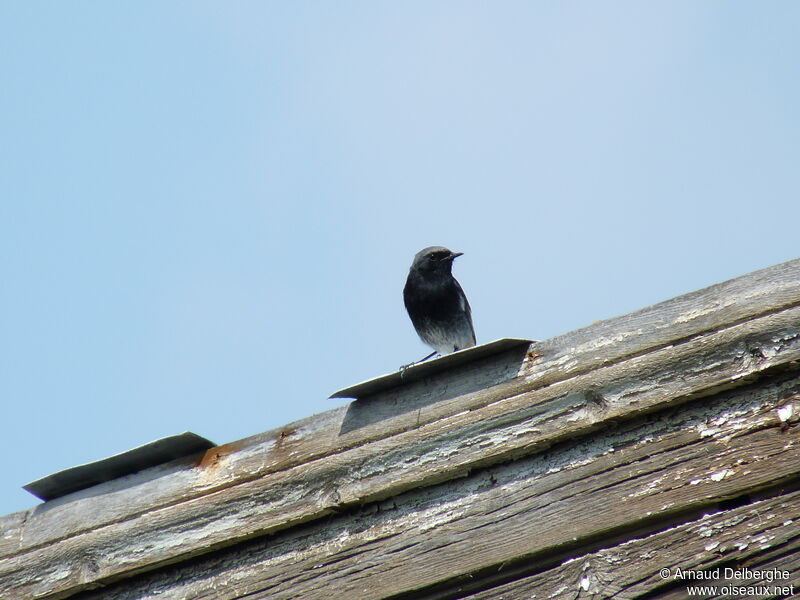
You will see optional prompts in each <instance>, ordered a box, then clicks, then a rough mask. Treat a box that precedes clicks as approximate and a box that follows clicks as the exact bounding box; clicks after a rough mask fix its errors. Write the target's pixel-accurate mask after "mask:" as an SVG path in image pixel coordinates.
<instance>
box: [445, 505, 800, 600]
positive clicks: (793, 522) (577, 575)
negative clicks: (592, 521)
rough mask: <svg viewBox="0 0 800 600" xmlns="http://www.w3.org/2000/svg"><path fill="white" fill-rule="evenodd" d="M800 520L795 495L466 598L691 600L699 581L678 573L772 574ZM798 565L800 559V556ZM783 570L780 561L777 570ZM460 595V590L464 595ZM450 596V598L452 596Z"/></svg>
mask: <svg viewBox="0 0 800 600" xmlns="http://www.w3.org/2000/svg"><path fill="white" fill-rule="evenodd" d="M798 522H800V492H798V491H795V492H791V493H789V494H786V495H782V496H777V497H771V498H767V499H764V500H760V501H756V502H753V503H752V504H748V505H746V506H741V507H738V508H735V509H733V510H724V511H720V512H717V513H715V514H709V515H706V516H704V517H702V518H700V519H697V520H693V521H690V522H687V523H682V524H680V525H678V526H676V527H672V528H669V529H666V530H665V531H659V532H657V533H654V534H651V535H646V536H644V537H636V538H633V539H630V540H627V541H625V542H622V543H620V544H616V545H614V546H611V547H606V548H603V549H601V550H598V551H595V552H590V553H587V554H582V555H579V556H576V557H574V558H570V559H568V560H566V561H564V562H563V563H561V564H559V565H558V566H556V567H554V568H550V569H546V570H544V571H543V572H540V573H536V574H535V575H531V576H528V577H522V578H520V579H517V580H515V581H511V582H509V583H505V584H503V585H498V586H492V587H490V588H487V589H484V590H483V591H481V592H477V593H474V594H469V595H466V596H463V598H464V600H496V599H497V598H502V599H503V600H530V599H531V598H607V599H615V600H627V599H630V598H637V597H640V596H641V595H643V594H645V593H651V594H652V592H653V590H656V589H658V588H670V589H666V590H665V592H664V595H659V596H658V597H659V598H675V599H676V600H677V599H679V598H680V599H681V600H683V599H685V598H687V594H686V585H687V583H688V585H692V583H693V581H691V580H685V579H682V578H681V577H680V576H678V577H676V573H677V569H681V570H682V571H696V570H711V571H713V569H715V568H721V569H724V567H726V566H728V567H730V566H731V565H736V564H746V565H747V566H748V567H750V568H751V569H755V568H765V567H764V566H762V565H766V564H768V563H765V562H764V561H763V560H762V557H763V555H764V553H765V551H766V549H765V546H767V547H768V548H774V547H781V548H782V550H785V549H786V547H787V545H790V544H791V545H794V548H797V544H800V530H799V529H798V525H797V524H798ZM797 549H798V550H800V548H797ZM796 560H797V561H800V552H798V553H797V555H796ZM778 564H779V563H777V562H776V563H775V565H774V566H777V565H778ZM756 565H757V566H756ZM770 566H773V565H770ZM770 566H767V567H766V568H770ZM777 568H780V569H783V568H786V565H783V564H780V566H777ZM662 569H669V575H668V576H667V578H666V579H664V578H662V577H661V576H660V575H659V573H660V571H661V570H662ZM790 573H791V574H792V579H790V580H789V581H788V583H792V581H794V582H798V578H799V577H800V575H798V573H800V571H797V570H790ZM498 575H499V574H498ZM694 583H697V582H694ZM700 584H701V585H702V583H700ZM453 591H454V592H458V589H457V588H456V589H454V590H453ZM798 591H800V588H798ZM458 595H459V597H462V595H461V594H458ZM442 596H443V597H446V596H445V594H442ZM648 597H655V596H652V595H651V596H648Z"/></svg>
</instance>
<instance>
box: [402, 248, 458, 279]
mask: <svg viewBox="0 0 800 600" xmlns="http://www.w3.org/2000/svg"><path fill="white" fill-rule="evenodd" d="M462 254H464V253H463V252H453V251H452V250H448V249H447V248H445V247H444V246H429V247H428V248H424V249H423V250H420V251H419V252H417V254H416V256H414V262H413V263H411V270H412V271H415V270H416V271H419V272H421V273H424V274H436V273H444V274H447V273H450V272H451V271H450V270H451V269H452V267H453V261H454V260H455V259H456V258H458V257H459V256H461V255H462Z"/></svg>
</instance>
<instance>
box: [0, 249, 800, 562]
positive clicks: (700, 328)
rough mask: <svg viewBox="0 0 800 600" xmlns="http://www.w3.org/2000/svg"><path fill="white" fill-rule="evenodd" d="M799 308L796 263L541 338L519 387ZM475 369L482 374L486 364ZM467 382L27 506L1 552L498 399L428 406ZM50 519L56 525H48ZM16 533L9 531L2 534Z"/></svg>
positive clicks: (319, 418)
mask: <svg viewBox="0 0 800 600" xmlns="http://www.w3.org/2000/svg"><path fill="white" fill-rule="evenodd" d="M798 302H800V260H795V261H790V262H787V263H784V264H781V265H776V266H774V267H770V268H768V269H763V270H761V271H757V272H754V273H751V274H749V275H746V276H743V277H740V278H737V279H734V280H731V281H728V282H724V283H721V284H718V285H715V286H711V287H709V288H706V289H704V290H700V291H697V292H693V293H691V294H687V295H685V296H681V297H679V298H675V299H672V300H668V301H666V302H663V303H660V304H657V305H655V306H652V307H648V308H645V309H643V310H640V311H637V312H635V313H631V314H630V315H626V316H623V317H618V318H614V319H610V320H608V321H603V322H599V323H595V324H594V325H592V326H590V327H587V328H584V329H581V330H578V331H575V332H571V333H569V334H566V335H563V336H559V337H557V338H553V339H552V340H548V341H545V342H542V343H541V344H540V345H538V346H537V348H540V353H541V354H542V355H543V356H542V357H541V358H540V359H539V360H538V361H536V363H535V364H532V363H530V362H529V364H528V365H526V366H529V367H531V369H529V370H528V371H527V372H528V379H527V380H526V386H527V387H531V386H534V387H536V386H539V387H541V386H544V385H549V384H551V383H553V382H554V381H557V380H559V378H566V377H571V376H573V375H575V374H576V373H582V372H586V371H588V370H590V369H592V368H595V367H596V366H598V365H601V364H610V363H613V362H615V361H618V360H621V359H623V358H625V357H628V356H632V355H636V354H639V353H642V352H645V351H647V350H648V349H652V348H657V347H661V346H664V345H666V344H669V343H674V342H676V341H679V340H682V339H685V338H687V337H691V336H693V335H698V334H700V333H703V332H706V331H712V330H714V329H718V328H721V327H724V326H726V325H729V324H731V323H737V322H740V321H742V320H745V319H748V318H752V317H754V316H757V315H763V314H767V313H769V312H772V311H776V310H779V309H781V308H784V307H787V306H793V305H795V304H797V303H798ZM479 367H480V368H481V369H485V368H486V367H487V365H479ZM473 372H474V371H473ZM471 376H472V374H471V373H470V372H459V373H457V374H453V376H452V377H450V378H449V379H448V378H445V379H444V380H442V381H437V382H436V385H434V386H427V388H426V386H416V387H413V388H409V389H407V390H405V391H404V392H396V393H394V394H393V395H388V396H387V397H386V398H382V399H376V401H374V402H371V403H370V404H371V406H369V407H368V410H364V409H361V405H359V404H357V403H354V404H352V405H351V406H350V407H349V409H346V408H342V409H337V410H334V411H329V412H327V413H324V414H321V415H316V416H314V417H311V418H309V419H304V420H301V421H298V422H296V423H292V424H289V425H287V426H286V427H282V428H279V429H275V430H271V431H268V432H265V433H263V434H259V435H256V436H252V437H250V438H246V439H244V440H240V441H239V442H234V443H232V444H227V445H224V446H220V447H219V448H217V449H215V450H214V451H212V452H209V453H208V454H207V456H206V460H205V461H204V462H203V467H204V468H199V469H197V468H190V467H191V466H193V465H187V464H182V465H179V468H178V469H175V470H174V472H172V473H171V474H170V476H169V477H165V476H163V474H158V476H153V474H152V473H144V474H142V475H141V476H139V477H138V478H133V479H132V480H128V483H132V484H133V487H135V493H131V494H128V493H126V492H125V491H124V490H120V489H119V487H118V486H115V485H114V484H113V483H112V484H108V485H105V486H98V487H99V488H100V489H97V490H92V492H90V493H88V494H79V495H77V496H72V497H70V498H68V499H67V501H66V502H63V503H60V504H58V505H54V506H48V507H47V511H48V512H49V511H52V512H51V513H50V514H52V515H53V517H54V518H53V519H51V520H50V522H48V523H46V524H43V526H39V522H38V519H37V517H38V516H39V515H40V514H42V513H41V509H38V508H37V509H34V511H33V512H32V514H31V517H32V518H31V519H29V523H28V524H27V536H26V539H23V538H22V536H19V539H18V543H14V544H11V545H10V546H2V547H0V556H3V555H5V553H6V548H9V549H13V548H17V547H18V546H19V547H20V548H25V547H32V546H36V545H39V544H42V543H46V542H47V541H55V540H58V539H61V538H63V537H66V536H69V535H72V534H76V533H80V532H82V531H87V530H90V529H95V528H98V527H101V526H103V525H108V524H111V523H114V522H118V521H121V520H125V519H127V518H132V517H136V516H138V515H140V514H143V513H145V512H148V511H152V510H158V509H159V508H161V507H164V506H168V505H170V504H175V503H178V502H182V501H185V500H188V499H191V498H194V497H198V496H202V495H205V494H210V493H214V492H216V491H218V490H221V489H224V488H226V487H229V486H232V485H237V484H240V483H243V482H247V481H249V480H252V479H255V478H258V477H263V476H264V475H266V474H268V473H272V472H276V471H279V470H282V469H288V468H291V467H293V466H295V465H298V464H302V463H305V462H308V461H311V460H315V459H317V458H320V457H322V456H326V455H328V454H332V453H336V452H341V451H344V450H347V449H349V448H353V447H355V446H357V445H360V444H364V443H368V442H370V441H372V440H375V439H379V438H381V437H388V436H391V435H394V434H396V433H398V432H402V431H405V430H407V429H410V428H414V427H417V426H419V425H423V424H425V423H429V422H432V421H434V420H437V419H440V418H444V417H446V416H449V415H452V414H456V413H458V412H461V411H463V410H470V409H472V408H473V407H475V406H479V405H480V404H481V403H482V402H487V401H494V400H495V399H496V398H497V397H498V394H495V395H492V396H491V397H486V398H484V397H483V396H482V395H481V394H472V395H470V396H469V397H468V398H456V399H455V400H453V399H452V397H451V399H449V400H447V401H439V402H436V403H435V404H433V405H430V403H431V402H433V401H435V400H437V396H436V393H433V394H432V393H431V390H430V389H428V388H431V387H433V388H435V389H442V388H452V387H453V386H454V385H457V381H458V379H459V378H464V377H467V378H469V377H471ZM507 393H509V394H513V393H519V389H515V388H513V387H509V388H507ZM499 395H502V393H501V394H499ZM410 398H411V399H414V398H416V399H417V400H416V404H415V403H414V402H413V401H412V402H409V399H410ZM420 398H421V399H422V400H421V401H420ZM401 403H406V404H409V403H410V404H411V407H412V408H418V409H419V410H403V409H400V410H394V411H392V406H393V405H394V406H397V405H398V404H401ZM359 409H361V412H362V413H365V412H367V413H370V414H377V415H379V416H380V417H382V418H381V419H380V420H377V419H376V420H373V421H372V423H371V424H368V425H364V426H362V427H359V428H357V429H355V430H351V431H348V432H345V433H344V434H341V430H342V429H343V424H344V423H346V420H347V419H346V418H347V416H348V410H349V411H350V412H353V411H354V410H356V411H358V410H359ZM180 471H182V472H180ZM75 503H77V505H76V504H75ZM84 505H86V506H84ZM56 515H58V516H57V517H56ZM54 522H55V523H58V524H59V526H58V527H52V525H53V523H54ZM45 532H46V533H45ZM18 533H19V532H16V533H15V532H10V531H9V532H6V535H7V536H13V535H15V534H18ZM10 551H13V550H10Z"/></svg>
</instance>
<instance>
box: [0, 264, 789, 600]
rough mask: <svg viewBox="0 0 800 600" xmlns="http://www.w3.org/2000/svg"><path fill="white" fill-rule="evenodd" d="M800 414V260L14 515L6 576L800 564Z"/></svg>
mask: <svg viewBox="0 0 800 600" xmlns="http://www.w3.org/2000/svg"><path fill="white" fill-rule="evenodd" d="M522 318H526V317H525V316H524V315H520V319H522ZM799 418H800V260H795V261H791V262H788V263H784V264H781V265H777V266H775V267H771V268H769V269H764V270H762V271H757V272H755V273H751V274H749V275H746V276H744V277H740V278H738V279H734V280H731V281H728V282H725V283H721V284H718V285H715V286H712V287H710V288H706V289H704V290H700V291H698V292H694V293H691V294H687V295H685V296H681V297H679V298H675V299H673V300H669V301H667V302H663V303H661V304H657V305H655V306H651V307H648V308H645V309H642V310H640V311H637V312H634V313H631V314H629V315H625V316H622V317H618V318H614V319H610V320H607V321H603V322H599V323H595V324H593V325H591V326H589V327H586V328H584V329H581V330H578V331H574V332H571V333H568V334H565V335H562V336H559V337H556V338H553V339H550V340H545V341H543V342H537V343H532V344H530V345H527V346H525V347H523V348H522V350H520V349H518V348H511V349H508V350H507V351H505V352H500V353H497V354H493V355H491V356H486V357H483V358H481V359H480V360H478V361H476V362H468V363H465V364H455V365H453V366H452V368H448V369H447V370H445V371H442V372H439V373H435V374H433V375H431V376H430V377H425V378H422V379H419V380H416V381H413V382H409V383H408V384H407V385H401V386H399V387H397V386H395V387H391V388H389V389H383V390H378V391H376V392H375V393H374V394H372V395H370V396H369V398H368V399H367V401H363V400H358V401H354V402H352V403H350V404H349V405H347V406H344V407H342V408H339V409H335V410H331V411H328V412H326V413H322V414H319V415H315V416H312V417H309V418H307V419H303V420H301V421H297V422H295V423H291V424H289V425H286V426H285V427H281V428H278V429H274V430H271V431H267V432H265V433H263V434H259V435H256V436H253V437H250V438H246V439H244V440H240V441H237V442H233V443H230V444H226V445H223V446H216V447H214V448H211V449H210V450H207V451H206V452H204V453H200V454H197V455H194V456H192V457H189V458H183V459H179V460H176V461H173V462H171V463H168V464H165V465H160V466H157V467H153V468H152V469H149V470H146V471H143V472H140V473H137V474H133V475H129V476H127V477H125V478H123V479H118V480H114V481H110V482H106V483H103V484H100V485H98V486H95V487H93V488H89V489H85V490H81V491H78V492H75V493H73V494H70V495H67V496H64V497H62V498H58V499H56V500H53V501H51V502H46V503H44V504H41V505H39V506H37V507H35V508H33V509H31V510H29V511H23V512H20V513H15V514H12V515H8V516H6V517H2V518H0V591H2V593H0V596H2V598H4V600H5V599H7V598H8V599H17V598H20V599H22V598H25V599H43V598H49V599H55V598H68V597H74V598H80V599H81V600H90V599H100V598H102V599H119V600H123V599H126V600H133V599H144V598H153V597H156V596H159V597H163V598H170V599H173V598H205V599H209V600H221V599H230V600H233V599H236V598H245V597H246V598H247V599H248V600H252V599H257V598H270V599H289V598H302V599H304V600H312V599H316V598H320V599H325V600H336V599H347V600H353V599H390V598H391V599H393V600H400V599H402V598H431V599H432V598H440V599H444V598H465V599H466V598H468V599H470V600H478V599H488V598H504V599H506V600H522V599H523V598H525V599H526V600H527V599H530V598H534V597H536V598H539V597H554V598H561V597H563V598H579V597H601V598H607V597H626V598H627V597H634V596H638V595H641V594H645V593H646V594H648V597H649V598H656V597H657V598H685V597H686V596H687V592H686V589H685V588H686V584H687V582H686V581H684V580H679V579H676V578H675V576H674V573H675V569H676V568H681V569H684V570H691V569H709V570H713V568H714V567H723V566H729V567H731V566H742V565H744V566H747V567H748V568H750V569H760V568H777V569H785V570H788V571H789V572H791V577H792V578H793V580H792V581H791V582H786V581H774V582H770V584H772V585H774V584H782V583H785V584H787V585H788V583H795V584H797V583H798V575H797V574H798V573H800V568H798V567H800V552H798V550H799V549H800V534H799V533H798V532H799V531H800V528H798V525H797V524H798V523H800V454H798V441H799V440H800V438H799V437H798V435H799V434H798V431H800V428H798V427H796V424H797V423H798V420H799ZM662 569H668V570H669V572H668V576H667V577H666V578H662V577H661V576H660V575H659V573H660V571H661V570H662ZM721 572H722V573H723V574H724V571H721ZM762 580H763V577H762ZM751 582H752V580H748V584H749V583H751ZM689 583H691V582H689ZM736 583H737V585H741V584H742V582H741V581H738V582H736ZM755 583H757V582H755Z"/></svg>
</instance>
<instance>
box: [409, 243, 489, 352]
mask: <svg viewBox="0 0 800 600" xmlns="http://www.w3.org/2000/svg"><path fill="white" fill-rule="evenodd" d="M462 254H463V252H451V251H450V250H448V249H447V248H444V247H442V246H430V247H429V248H425V249H424V250H420V251H419V252H417V254H416V256H415V257H414V262H413V263H411V269H409V271H408V279H406V286H405V287H404V288H403V300H404V301H405V305H406V310H407V311H408V316H409V317H411V323H413V325H414V329H416V330H417V334H418V335H419V337H420V339H421V340H422V341H423V342H425V343H426V344H428V346H430V347H431V348H433V350H434V351H433V353H431V354H429V355H428V356H426V357H425V358H423V359H422V360H423V361H424V360H428V359H429V358H430V357H431V356H434V355H435V354H448V353H450V352H455V351H456V350H463V349H464V348H469V347H471V346H474V345H475V329H474V328H473V327H472V311H471V310H470V307H469V302H467V297H466V296H465V295H464V290H462V289H461V286H460V285H459V283H458V281H456V278H455V277H453V273H452V268H453V260H455V259H456V258H457V257H459V256H461V255H462ZM419 362H422V361H419ZM412 364H414V363H412Z"/></svg>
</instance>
